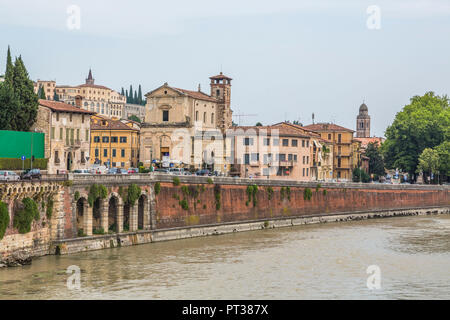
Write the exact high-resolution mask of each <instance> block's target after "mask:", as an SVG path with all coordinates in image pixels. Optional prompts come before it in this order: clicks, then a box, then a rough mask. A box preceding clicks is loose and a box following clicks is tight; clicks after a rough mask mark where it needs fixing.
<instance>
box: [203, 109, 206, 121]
mask: <svg viewBox="0 0 450 320" xmlns="http://www.w3.org/2000/svg"><path fill="white" fill-rule="evenodd" d="M203 123H206V112H203Z"/></svg>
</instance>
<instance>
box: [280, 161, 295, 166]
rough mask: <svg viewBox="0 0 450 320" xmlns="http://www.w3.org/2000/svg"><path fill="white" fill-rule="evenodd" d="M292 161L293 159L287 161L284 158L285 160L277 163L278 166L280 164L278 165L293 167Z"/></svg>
mask: <svg viewBox="0 0 450 320" xmlns="http://www.w3.org/2000/svg"><path fill="white" fill-rule="evenodd" d="M294 163H295V162H294V161H293V160H291V161H287V160H285V161H281V160H280V161H279V163H278V166H280V167H293V166H294Z"/></svg>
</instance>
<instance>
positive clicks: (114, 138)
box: [111, 137, 119, 143]
mask: <svg viewBox="0 0 450 320" xmlns="http://www.w3.org/2000/svg"><path fill="white" fill-rule="evenodd" d="M118 140H119V139H118V137H111V143H117V141H118Z"/></svg>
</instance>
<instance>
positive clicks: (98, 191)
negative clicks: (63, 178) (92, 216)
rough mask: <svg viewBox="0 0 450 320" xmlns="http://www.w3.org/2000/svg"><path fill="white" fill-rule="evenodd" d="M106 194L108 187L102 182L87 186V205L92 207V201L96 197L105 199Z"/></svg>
mask: <svg viewBox="0 0 450 320" xmlns="http://www.w3.org/2000/svg"><path fill="white" fill-rule="evenodd" d="M107 196H108V189H107V188H106V187H105V186H104V185H102V184H96V183H94V184H93V185H92V186H91V187H90V188H89V195H88V203H89V206H90V207H93V206H94V202H95V200H97V198H100V199H106V197H107Z"/></svg>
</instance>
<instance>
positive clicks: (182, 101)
mask: <svg viewBox="0 0 450 320" xmlns="http://www.w3.org/2000/svg"><path fill="white" fill-rule="evenodd" d="M210 79H211V85H210V86H211V95H208V94H206V93H204V92H202V91H201V89H200V87H199V88H198V90H197V91H191V90H185V89H179V88H175V87H172V86H169V85H168V84H167V83H165V84H163V85H162V86H161V87H159V88H157V89H155V90H153V91H151V92H149V93H147V94H146V95H145V96H146V98H147V104H146V114H145V117H144V123H143V124H142V128H141V156H140V159H141V162H143V163H144V165H145V166H147V167H148V166H149V165H150V163H151V162H157V163H161V165H162V166H169V165H170V164H171V163H172V164H179V165H183V166H185V167H189V168H203V167H205V166H206V167H208V168H210V169H214V170H216V171H220V172H225V171H226V170H227V166H226V163H225V161H224V156H223V149H222V148H219V149H220V150H217V149H216V151H211V150H209V149H208V145H209V144H210V143H211V140H214V141H216V142H218V140H223V133H224V131H225V130H226V129H227V128H229V127H230V126H231V114H232V111H231V108H230V97H231V78H229V77H227V76H225V75H223V74H222V73H221V74H219V75H217V76H214V77H211V78H210ZM205 136H206V138H205ZM216 139H217V140H216ZM222 146H223V145H222ZM224 165H225V166H224Z"/></svg>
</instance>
